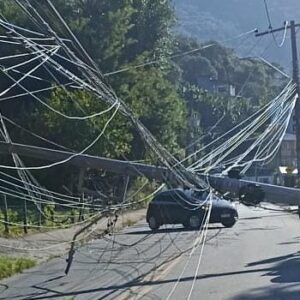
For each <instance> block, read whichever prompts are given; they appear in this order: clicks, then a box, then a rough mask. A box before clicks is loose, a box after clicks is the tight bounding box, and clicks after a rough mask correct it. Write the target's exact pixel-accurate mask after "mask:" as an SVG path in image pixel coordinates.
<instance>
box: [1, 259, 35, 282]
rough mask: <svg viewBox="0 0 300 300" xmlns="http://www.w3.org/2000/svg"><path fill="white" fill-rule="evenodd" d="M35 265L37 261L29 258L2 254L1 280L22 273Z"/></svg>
mask: <svg viewBox="0 0 300 300" xmlns="http://www.w3.org/2000/svg"><path fill="white" fill-rule="evenodd" d="M35 265H36V262H35V261H34V260H31V259H28V258H23V257H18V258H17V257H9V256H0V280H1V279H3V278H7V277H10V276H12V275H14V274H18V273H21V272H22V271H24V270H26V269H29V268H32V267H34V266H35Z"/></svg>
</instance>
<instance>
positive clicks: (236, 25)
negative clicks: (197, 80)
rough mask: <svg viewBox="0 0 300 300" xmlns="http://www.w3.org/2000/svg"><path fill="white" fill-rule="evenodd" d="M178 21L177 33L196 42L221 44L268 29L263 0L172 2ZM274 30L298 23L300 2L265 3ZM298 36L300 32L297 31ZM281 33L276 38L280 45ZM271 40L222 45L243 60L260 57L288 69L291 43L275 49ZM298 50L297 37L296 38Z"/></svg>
mask: <svg viewBox="0 0 300 300" xmlns="http://www.w3.org/2000/svg"><path fill="white" fill-rule="evenodd" d="M173 2H174V4H175V9H176V13H177V17H178V24H179V25H178V31H179V32H180V33H181V34H183V35H185V36H190V37H196V38H197V39H199V40H202V41H207V40H217V41H224V40H227V39H230V38H232V37H235V36H237V35H238V34H240V33H243V32H247V31H249V30H251V29H253V28H258V29H259V31H265V30H267V29H268V27H269V23H268V19H267V16H266V11H265V6H264V1H263V0H173ZM268 6H269V12H270V17H271V21H272V26H273V28H276V27H280V26H283V22H284V21H285V20H288V21H290V20H295V21H296V22H299V23H300V0H268ZM299 32H300V30H299ZM282 37H283V32H281V33H277V34H276V40H277V43H278V44H280V42H281V40H282ZM272 39H273V37H272V36H271V35H270V36H267V37H264V38H262V39H259V38H255V37H254V34H253V35H251V36H248V37H244V38H241V39H239V40H235V41H231V42H227V43H225V44H226V45H227V46H229V47H232V48H235V49H236V50H237V51H238V52H239V53H240V54H241V55H243V56H254V55H262V56H263V57H265V58H266V59H269V60H271V61H275V62H277V63H279V64H281V65H283V66H285V67H287V69H289V67H290V61H291V54H290V39H289V34H288V35H287V39H286V43H285V45H284V46H283V47H282V48H278V47H277V46H276V44H275V42H274V40H273V41H272ZM299 50H300V35H299Z"/></svg>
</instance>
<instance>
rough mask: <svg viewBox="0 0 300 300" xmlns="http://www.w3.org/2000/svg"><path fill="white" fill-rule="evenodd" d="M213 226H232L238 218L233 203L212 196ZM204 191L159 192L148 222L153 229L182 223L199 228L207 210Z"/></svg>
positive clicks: (192, 227)
mask: <svg viewBox="0 0 300 300" xmlns="http://www.w3.org/2000/svg"><path fill="white" fill-rule="evenodd" d="M212 197H213V198H212V211H211V215H210V219H209V222H210V223H222V224H223V225H224V226H225V227H232V226H233V225H234V224H235V222H236V221H237V219H238V213H237V210H236V208H235V206H234V204H232V203H231V202H230V201H227V200H225V199H222V198H219V197H217V196H215V195H213V196H212ZM208 205H209V202H208V193H207V192H205V191H196V190H183V189H173V190H168V191H164V192H160V193H158V194H157V195H156V196H155V197H154V198H153V200H152V201H151V202H150V203H149V206H148V211H147V216H146V220H147V222H148V224H149V227H150V228H151V229H152V230H157V229H158V228H159V227H160V226H161V225H163V224H182V225H183V226H184V227H185V228H190V229H199V228H200V227H201V224H202V221H203V219H204V217H205V215H207V214H206V211H207V209H208Z"/></svg>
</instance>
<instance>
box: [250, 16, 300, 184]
mask: <svg viewBox="0 0 300 300" xmlns="http://www.w3.org/2000/svg"><path fill="white" fill-rule="evenodd" d="M296 27H300V24H295V21H291V22H290V24H289V25H287V24H286V23H285V26H284V27H280V28H277V29H270V30H268V31H265V32H261V33H256V35H255V36H263V35H266V34H273V33H274V32H279V31H285V30H288V29H290V30H291V49H292V58H293V81H294V83H295V84H296V91H295V93H296V94H297V99H296V106H295V121H296V124H295V125H296V154H297V169H298V180H299V178H300V100H299V96H300V83H299V62H298V52H297V36H296Z"/></svg>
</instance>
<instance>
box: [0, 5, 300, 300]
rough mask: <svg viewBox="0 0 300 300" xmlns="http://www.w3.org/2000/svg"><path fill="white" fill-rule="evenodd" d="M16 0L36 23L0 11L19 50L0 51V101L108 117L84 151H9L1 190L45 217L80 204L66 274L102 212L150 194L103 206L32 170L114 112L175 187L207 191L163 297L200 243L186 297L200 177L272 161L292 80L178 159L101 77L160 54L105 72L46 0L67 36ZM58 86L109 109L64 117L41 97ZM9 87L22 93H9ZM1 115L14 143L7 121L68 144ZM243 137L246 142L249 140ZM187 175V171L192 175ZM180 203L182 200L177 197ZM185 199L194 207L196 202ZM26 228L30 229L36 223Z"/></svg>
mask: <svg viewBox="0 0 300 300" xmlns="http://www.w3.org/2000/svg"><path fill="white" fill-rule="evenodd" d="M15 2H16V3H17V4H18V5H19V7H20V8H21V9H22V10H23V11H24V12H25V13H26V15H27V16H28V17H29V18H30V20H31V21H32V22H33V24H36V28H37V29H36V31H34V30H29V29H26V28H22V27H20V26H16V25H14V24H12V23H10V22H9V21H8V20H6V19H5V18H4V17H3V16H0V27H1V28H2V29H3V31H4V32H5V33H6V34H5V35H2V36H1V37H0V38H1V39H0V42H1V43H3V44H9V45H13V46H14V47H16V48H17V49H18V51H19V52H18V54H15V55H6V56H3V57H0V69H1V71H2V73H3V74H4V75H5V76H6V77H7V78H8V79H9V80H10V81H11V82H12V84H11V85H10V86H9V87H7V88H5V89H4V90H3V91H0V102H4V101H13V100H16V99H19V98H21V99H22V97H24V96H30V97H31V98H32V99H34V100H35V101H37V103H39V104H41V105H42V106H44V107H45V108H46V109H48V110H49V111H51V112H52V113H54V114H56V115H57V116H59V117H60V118H65V119H68V120H70V121H77V122H86V121H88V122H91V124H93V120H94V119H96V118H103V117H104V116H106V117H107V116H108V119H107V121H106V122H105V124H104V125H103V126H102V128H99V127H98V128H97V129H98V131H99V132H98V134H97V136H96V137H95V138H94V140H93V141H91V142H90V143H89V144H88V145H86V147H84V149H82V150H81V151H79V152H78V151H73V154H72V155H70V156H69V157H68V158H67V159H64V160H61V161H57V162H55V163H51V164H47V165H38V166H25V164H24V163H23V161H22V160H21V158H20V157H19V156H18V155H17V154H15V153H13V154H12V158H13V165H5V164H1V165H0V168H1V169H2V170H6V172H3V171H1V172H0V193H1V194H2V195H5V196H9V197H12V198H14V199H18V200H19V201H24V203H27V202H28V203H32V204H33V205H35V207H36V208H37V210H38V211H39V212H40V213H41V214H42V215H43V216H44V217H45V218H48V216H46V215H45V213H44V212H43V208H42V207H43V206H45V205H59V206H60V207H62V208H68V209H78V210H81V211H83V213H84V212H85V214H86V218H85V220H79V221H78V222H75V223H74V224H64V225H63V227H64V228H67V227H71V226H74V225H81V226H82V229H84V230H82V231H81V230H80V234H82V237H80V238H78V237H77V235H76V236H75V237H74V239H73V240H72V241H69V242H64V244H71V251H70V252H69V261H68V262H69V264H68V269H67V272H68V271H69V267H70V263H71V262H72V259H73V254H74V251H75V245H76V244H77V243H78V242H79V241H82V240H86V239H87V238H88V237H90V236H91V235H93V234H94V233H95V231H96V230H97V227H96V226H95V227H94V228H92V227H93V226H94V225H95V224H96V223H97V222H98V221H99V220H101V218H103V217H104V216H105V214H106V213H110V214H111V215H114V214H115V216H117V212H118V211H120V210H123V209H125V208H127V207H131V206H132V205H134V204H138V203H142V202H144V201H145V199H149V198H150V197H152V195H153V194H150V195H147V196H146V197H145V198H144V199H139V200H136V201H131V200H132V199H133V198H134V196H131V198H130V197H128V198H126V197H124V199H123V201H122V202H121V203H118V204H113V205H110V206H109V207H104V206H103V205H101V204H99V203H94V202H93V201H88V200H87V201H84V204H83V203H82V199H81V198H80V197H75V196H72V195H71V196H70V195H64V194H62V193H58V192H55V191H49V190H48V189H46V188H44V187H42V186H41V185H40V184H39V183H38V182H37V180H36V179H35V178H34V176H33V175H32V173H31V171H33V170H46V169H49V168H53V167H55V166H58V165H64V164H66V163H67V162H69V161H71V160H72V159H74V158H75V157H77V156H80V155H82V154H85V153H86V152H87V151H88V150H89V149H91V148H92V147H93V146H94V145H95V144H96V143H98V142H99V141H100V140H101V139H103V136H104V135H105V132H106V130H107V128H108V127H109V126H110V125H111V122H112V121H113V120H114V119H115V117H116V116H117V115H118V114H121V115H123V116H125V117H126V118H127V119H128V120H130V121H131V124H132V126H133V127H134V128H135V130H136V131H137V132H138V133H139V134H140V136H141V138H142V139H143V141H144V143H145V144H146V146H147V148H148V149H149V150H150V151H151V153H152V155H153V156H155V158H156V159H157V160H158V161H159V164H160V165H161V166H163V167H166V168H167V169H168V170H169V171H170V172H171V174H172V175H173V176H174V177H175V178H176V179H177V183H178V185H181V186H184V187H197V188H198V189H199V188H201V189H204V190H209V191H210V193H209V196H208V197H207V200H206V201H205V202H204V203H202V204H201V205H208V209H207V212H206V217H205V218H204V219H203V224H202V226H201V227H202V229H203V230H199V232H198V233H197V237H196V239H195V242H194V245H193V248H192V250H191V253H190V256H189V259H188V260H187V263H186V265H185V267H184V269H183V270H182V273H181V274H180V276H179V277H178V280H177V281H176V283H175V285H174V287H173V288H172V290H171V291H170V294H169V295H168V299H170V297H171V296H172V295H173V293H174V292H175V290H176V288H177V287H178V284H179V283H180V279H181V277H182V276H183V274H184V272H185V270H186V267H187V265H188V263H189V261H190V258H191V257H192V255H193V254H194V253H195V251H196V250H197V249H199V247H200V246H201V247H200V254H199V259H198V263H197V266H196V270H195V276H194V280H193V283H192V286H191V289H190V292H189V295H188V297H187V299H190V298H191V295H192V292H193V288H194V284H195V280H196V277H197V275H198V273H199V268H200V263H201V260H202V256H203V249H204V245H205V240H206V237H207V232H208V220H209V216H210V213H211V207H212V198H213V192H212V188H211V187H210V185H209V183H208V181H205V180H203V179H202V178H203V177H200V176H198V175H199V174H201V175H203V174H204V175H208V174H210V173H211V172H215V171H216V170H219V169H221V167H222V166H224V165H226V166H227V168H226V169H225V172H228V171H230V169H232V168H235V167H242V169H243V171H242V172H246V171H247V170H248V169H249V168H250V166H251V165H252V164H253V163H255V162H262V161H268V160H271V159H272V157H274V155H275V154H276V152H277V151H278V149H279V146H280V144H281V141H282V139H283V136H284V134H285V133H286V130H287V126H288V124H289V121H290V118H291V115H292V111H293V108H294V106H295V101H296V96H295V85H294V84H293V83H292V82H289V83H288V84H287V85H286V86H285V88H284V89H283V90H282V92H281V93H280V94H279V95H278V96H277V97H275V98H274V99H273V100H272V101H270V102H269V103H268V104H266V105H265V106H264V107H262V108H261V109H259V110H258V111H257V112H255V113H254V114H253V115H252V116H250V117H248V118H247V119H246V120H244V121H243V122H242V123H240V124H238V125H237V126H235V127H234V128H232V129H231V130H230V131H228V132H226V133H224V134H223V135H221V136H220V137H218V138H216V139H215V140H213V141H212V142H211V143H209V144H208V145H205V146H204V147H201V148H200V149H197V150H196V151H195V152H194V153H192V154H191V155H190V156H189V157H186V158H185V159H183V160H181V161H180V160H178V159H177V158H176V156H175V155H173V154H171V153H170V152H169V151H167V149H166V148H165V147H163V145H161V144H160V143H159V142H158V141H157V139H156V138H155V137H154V136H153V135H152V134H151V132H150V131H149V130H148V129H147V128H146V127H145V126H144V125H143V123H142V122H141V121H140V120H139V119H137V118H136V117H135V115H134V113H133V112H132V110H131V108H130V107H128V105H127V104H126V103H125V102H124V101H123V100H122V99H120V98H119V97H118V96H117V95H116V93H115V91H114V90H113V89H112V88H111V87H110V86H109V85H108V84H107V82H106V77H110V76H113V75H115V74H119V73H123V72H127V71H128V70H130V69H132V68H142V67H147V66H150V65H156V64H158V63H160V62H161V60H160V59H159V60H151V61H147V62H145V63H143V64H139V65H136V66H127V67H124V68H122V69H120V70H117V71H113V72H110V73H106V74H103V73H102V72H101V71H100V70H99V68H98V66H97V65H96V63H95V62H94V61H93V60H92V58H91V57H90V56H89V55H88V53H87V52H86V50H85V49H84V48H83V46H82V45H81V44H80V42H79V41H78V39H77V38H76V36H75V35H74V34H73V33H72V31H71V29H70V28H69V26H68V25H67V23H66V22H65V21H64V19H63V17H62V16H61V15H60V13H59V12H58V11H57V9H56V8H55V6H54V5H53V4H52V2H51V1H50V0H46V1H45V2H46V3H47V4H48V7H49V9H50V10H51V13H52V14H53V15H55V17H56V18H57V20H58V21H59V22H60V25H62V26H63V28H64V31H65V32H67V36H66V37H60V35H59V33H58V32H56V31H55V30H54V29H53V27H51V20H47V19H45V17H42V15H41V13H40V11H39V9H40V8H39V6H38V5H37V6H35V5H33V4H32V3H31V1H29V0H24V1H21V0H15ZM270 24H271V23H270ZM286 26H287V25H286ZM254 31H255V30H250V31H247V32H245V33H243V34H240V35H239V36H237V37H233V38H232V39H230V40H226V41H232V40H236V39H239V38H243V37H245V36H248V35H250V34H252V33H253V32H254ZM285 37H286V32H285V35H284V39H283V41H282V42H281V43H280V45H281V46H282V45H283V43H284V40H285ZM214 45H215V43H212V44H209V45H204V46H202V47H201V48H197V49H193V50H189V51H186V52H182V53H178V54H174V55H171V56H170V57H168V59H170V60H172V59H176V58H179V57H183V56H187V55H192V54H194V53H197V52H199V51H201V50H204V49H207V48H210V47H213V46H214ZM15 59H18V60H21V61H20V62H18V63H17V64H12V62H13V61H14V60H15ZM62 61H63V62H67V64H63V63H62ZM33 65H34V66H33ZM68 66H70V67H68ZM41 69H42V70H43V71H46V74H47V76H45V78H44V77H43V76H41V74H40V73H39V72H38V71H39V70H41ZM24 70H27V71H24ZM58 75H59V76H58ZM58 77H60V78H63V80H59V79H58ZM28 79H30V80H37V81H39V82H43V83H45V84H47V86H46V87H44V88H39V89H34V88H33V90H30V89H29V88H28V87H27V86H26V84H25V82H26V80H28ZM245 84H246V83H245ZM57 86H59V87H60V88H62V89H63V90H64V91H69V90H82V91H86V92H88V93H91V94H92V95H93V96H94V97H95V99H96V100H97V101H100V102H103V103H104V104H105V105H106V106H107V108H106V109H104V110H102V111H99V112H97V113H93V114H90V115H88V114H87V113H86V112H85V111H84V110H82V115H79V116H73V115H72V116H71V115H67V114H66V113H64V112H62V111H60V110H58V109H56V108H54V107H52V106H50V105H49V104H48V103H47V101H45V100H44V99H43V97H42V96H41V95H42V93H44V92H49V91H52V90H54V89H55V88H56V87H57ZM15 88H17V89H18V91H22V92H20V93H18V94H14V90H15ZM73 100H74V99H73ZM0 121H1V127H0V135H1V137H2V140H3V141H5V142H6V143H12V142H13V141H12V139H11V136H10V134H9V130H8V129H7V124H8V123H9V124H11V125H13V126H15V127H16V128H18V129H20V130H22V131H26V132H27V134H30V135H33V136H34V137H35V138H37V139H40V140H42V141H44V142H46V143H48V144H51V145H52V146H55V147H59V148H62V149H66V147H65V146H63V145H60V144H58V143H55V142H53V141H50V140H48V139H46V138H44V137H42V136H40V135H39V134H36V133H33V132H32V131H30V130H28V129H26V128H23V127H22V126H20V125H18V124H17V123H16V122H14V121H13V120H11V119H9V118H8V117H6V116H4V115H0ZM217 124H218V123H217ZM216 126H217V125H216ZM213 128H214V127H213ZM213 128H212V129H213ZM249 140H250V141H252V142H251V143H250V144H249ZM224 141H225V142H224ZM245 145H247V150H246V151H243V153H242V154H238V155H236V150H237V149H240V148H241V147H242V148H243V147H245ZM68 150H70V149H68ZM207 150H208V151H207ZM203 153H206V154H203ZM191 157H197V159H196V160H195V161H194V162H193V163H192V164H189V163H188V161H189V159H190V158H191ZM8 170H14V171H16V172H17V175H18V177H16V176H12V175H10V174H9V173H7V171H8ZM191 173H192V174H193V176H191V175H190V174H191ZM166 183H167V184H168V185H169V186H172V184H171V183H170V182H168V178H167V177H166ZM143 187H144V186H143ZM143 187H142V188H143ZM162 188H163V186H160V187H159V188H158V189H157V190H156V192H157V191H159V190H161V189H162ZM183 201H188V200H186V199H183ZM189 204H190V205H191V204H192V205H194V206H195V204H194V203H189ZM197 208H199V205H196V206H195V207H194V208H193V209H197ZM52 217H53V218H54V217H57V218H58V217H66V216H64V215H59V216H58V215H55V213H54V214H53V215H52ZM1 222H3V223H9V224H10V225H14V226H23V224H18V223H15V222H6V221H3V220H2V221H1ZM103 222H105V221H103ZM116 222H117V217H116V218H115V219H114V221H113V222H111V221H110V222H109V223H108V226H107V229H106V230H105V231H104V232H103V235H102V237H103V236H105V235H107V234H109V233H110V232H112V231H113V228H114V226H115V223H116ZM58 223H59V222H58ZM31 226H32V227H34V226H35V225H31ZM39 227H41V228H45V229H57V228H61V226H59V224H57V225H53V226H47V225H44V226H43V225H42V226H39ZM90 228H92V229H91V230H90V231H86V230H85V229H90ZM78 235H79V234H78ZM60 244H61V243H59V242H58V243H57V244H54V245H51V246H50V247H44V248H34V249H31V248H23V249H22V248H21V247H20V248H18V250H26V251H40V250H45V249H51V248H55V247H57V246H58V245H60ZM0 246H1V247H7V248H10V246H7V245H0Z"/></svg>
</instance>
